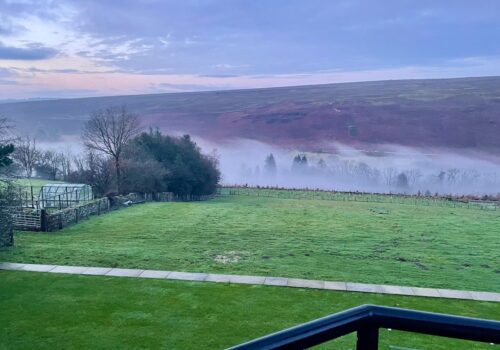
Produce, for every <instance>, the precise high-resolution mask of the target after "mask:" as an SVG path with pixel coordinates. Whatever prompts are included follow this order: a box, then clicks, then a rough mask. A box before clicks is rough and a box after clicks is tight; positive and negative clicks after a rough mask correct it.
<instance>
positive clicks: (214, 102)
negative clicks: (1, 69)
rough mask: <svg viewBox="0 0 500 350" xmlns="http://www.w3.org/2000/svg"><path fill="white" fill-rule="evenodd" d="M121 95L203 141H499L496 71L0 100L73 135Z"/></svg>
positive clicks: (310, 145) (471, 145) (6, 110)
mask: <svg viewBox="0 0 500 350" xmlns="http://www.w3.org/2000/svg"><path fill="white" fill-rule="evenodd" d="M122 104H125V105H126V106H127V107H128V108H129V109H130V110H132V111H134V112H136V113H138V114H139V115H140V116H141V117H142V119H143V120H144V123H145V124H146V125H156V126H159V127H160V128H161V129H163V130H164V131H167V132H168V131H175V132H187V133H191V134H194V135H197V136H201V137H204V138H206V139H209V140H216V141H221V140H227V139H231V138H248V139H254V140H259V141H263V142H267V143H272V144H278V145H281V146H286V147H299V148H302V149H303V150H309V151H315V150H319V149H323V150H327V149H329V144H331V143H332V142H341V143H345V144H350V145H355V146H356V145H360V144H384V143H391V144H401V145H407V146H418V147H449V148H468V149H476V150H483V151H489V152H495V151H498V150H499V149H500V77H486V78H461V79H438V80H399V81H377V82H361V83H342V84H328V85H314V86H298V87H283V88H269V89H251V90H233V91H214V92H192V93H175V94H174V93H172V94H155V95H135V96H118V97H98V98H82V99H64V100H44V101H30V102H16V103H3V104H0V115H1V116H6V117H9V118H11V119H13V120H15V121H16V123H17V125H18V129H20V131H22V132H26V131H30V132H35V133H36V134H37V136H38V138H39V140H57V139H60V138H61V137H62V136H74V135H78V134H79V132H80V127H81V125H82V123H83V122H84V121H85V119H86V118H87V117H88V114H89V112H90V111H92V110H94V109H96V108H101V107H106V106H110V105H122Z"/></svg>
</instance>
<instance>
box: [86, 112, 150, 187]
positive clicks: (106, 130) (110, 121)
mask: <svg viewBox="0 0 500 350" xmlns="http://www.w3.org/2000/svg"><path fill="white" fill-rule="evenodd" d="M141 130H142V128H141V125H140V123H139V119H138V117H137V116H136V115H135V114H132V113H130V112H128V111H127V109H126V108H125V107H119V108H117V107H111V108H106V109H104V110H98V111H95V112H93V113H92V114H91V116H90V119H89V120H88V121H87V122H86V123H85V126H84V128H83V134H82V138H83V141H84V144H85V146H86V147H88V148H89V149H92V150H96V151H99V152H102V153H104V154H107V155H108V156H110V157H112V158H113V161H114V167H115V172H116V189H117V192H118V193H120V184H121V165H120V161H121V157H122V153H123V150H124V147H125V145H127V143H128V142H129V141H130V140H131V139H132V138H133V137H134V136H136V135H137V134H139V133H140V132H141Z"/></svg>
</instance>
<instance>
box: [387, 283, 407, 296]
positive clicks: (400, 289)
mask: <svg viewBox="0 0 500 350" xmlns="http://www.w3.org/2000/svg"><path fill="white" fill-rule="evenodd" d="M380 287H381V288H382V290H383V291H384V293H386V294H397V295H415V293H414V292H413V290H412V289H411V287H404V286H391V285H387V284H382V285H380Z"/></svg>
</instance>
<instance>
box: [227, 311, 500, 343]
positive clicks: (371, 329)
mask: <svg viewBox="0 0 500 350" xmlns="http://www.w3.org/2000/svg"><path fill="white" fill-rule="evenodd" d="M380 328H391V329H395V330H400V331H406V332H414V333H422V334H429V335H435V336H442V337H449V338H457V339H464V340H474V341H479V342H486V343H495V344H500V322H499V321H494V320H484V319H478V318H470V317H461V316H453V315H446V314H438V313H431V312H424V311H416V310H408V309H400V308H394V307H386V306H377V305H362V306H358V307H355V308H352V309H348V310H345V311H342V312H339V313H336V314H333V315H330V316H327V317H323V318H320V319H317V320H314V321H311V322H308V323H304V324H302V325H299V326H296V327H292V328H289V329H286V330H283V331H280V332H277V333H273V334H270V335H267V336H264V337H262V338H258V339H255V340H252V341H249V342H247V343H243V344H240V345H237V346H234V347H232V348H230V349H231V350H256V349H259V350H260V349H306V348H309V347H312V346H315V345H318V344H321V343H324V342H326V341H330V340H333V339H336V338H338V337H341V336H343V335H346V334H349V333H353V332H357V346H356V349H357V350H375V349H378V330H379V329H380Z"/></svg>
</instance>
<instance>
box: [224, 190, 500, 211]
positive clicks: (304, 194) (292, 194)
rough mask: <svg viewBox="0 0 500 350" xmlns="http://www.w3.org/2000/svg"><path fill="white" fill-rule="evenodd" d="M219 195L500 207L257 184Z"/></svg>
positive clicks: (435, 198)
mask: <svg viewBox="0 0 500 350" xmlns="http://www.w3.org/2000/svg"><path fill="white" fill-rule="evenodd" d="M217 194H218V195H219V196H232V195H237V196H257V197H268V198H282V199H304V200H330V201H344V202H364V203H393V204H405V205H415V206H428V207H447V208H467V209H480V210H499V209H500V203H499V202H498V201H492V200H486V201H485V200H476V199H474V200H472V199H467V198H464V199H458V198H446V197H439V196H417V195H403V194H385V193H364V192H338V191H326V190H309V189H283V188H257V187H237V186H230V187H220V188H219V189H218V191H217Z"/></svg>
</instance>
